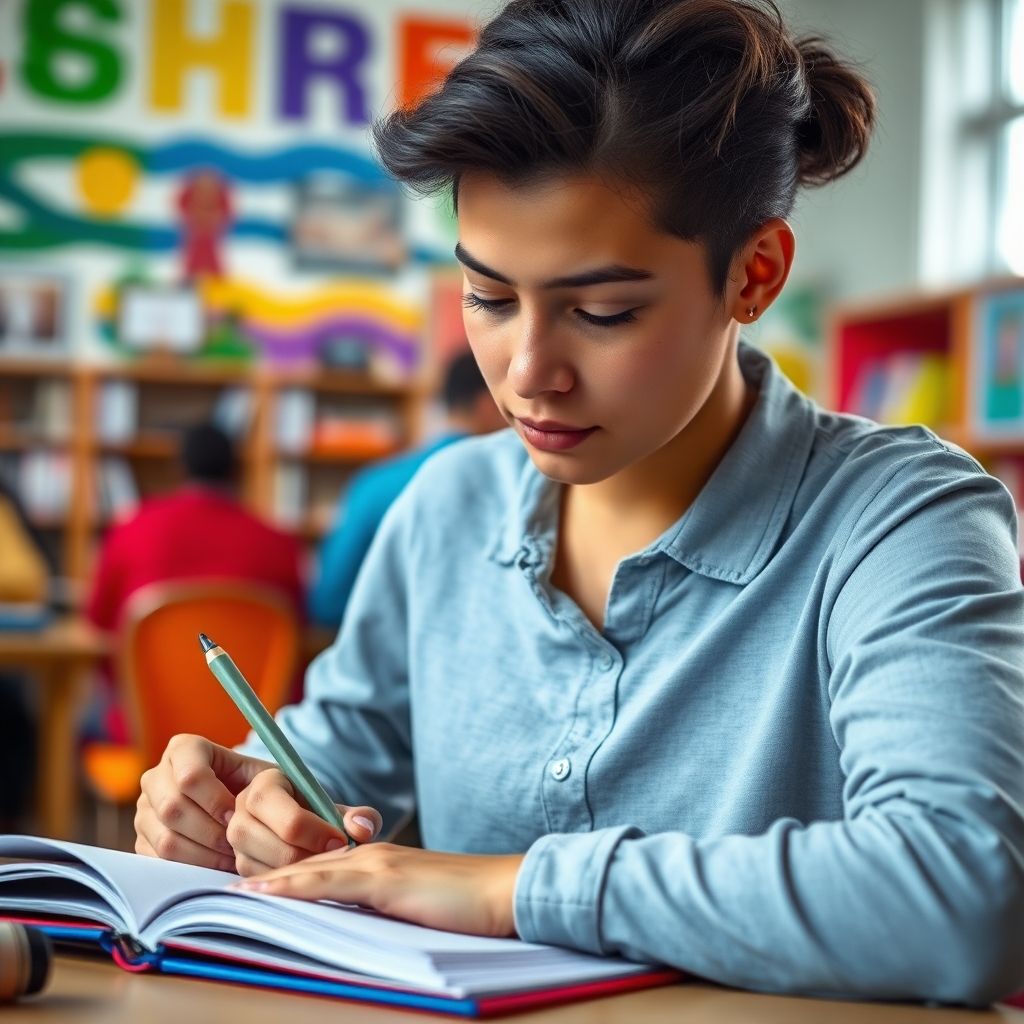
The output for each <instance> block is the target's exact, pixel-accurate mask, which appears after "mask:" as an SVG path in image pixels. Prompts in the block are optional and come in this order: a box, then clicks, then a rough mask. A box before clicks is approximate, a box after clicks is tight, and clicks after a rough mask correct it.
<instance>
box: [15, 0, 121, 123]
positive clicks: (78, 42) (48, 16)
mask: <svg viewBox="0 0 1024 1024" xmlns="http://www.w3.org/2000/svg"><path fill="white" fill-rule="evenodd" d="M69 7H75V8H82V7H88V8H90V9H91V13H92V14H93V15H94V16H95V17H96V18H98V19H100V20H102V21H106V22H108V23H110V24H117V23H118V22H120V21H121V9H120V8H119V7H118V5H117V3H116V2H115V0H27V3H26V4H25V8H24V25H23V29H24V40H23V42H24V56H23V58H22V62H21V75H22V78H23V79H24V82H25V85H26V86H28V88H29V89H31V90H32V91H33V92H35V93H37V94H38V95H40V96H45V97H46V98H47V99H51V100H60V101H62V102H65V103H97V102H98V101H100V100H105V99H107V98H108V97H110V96H112V95H113V94H114V93H115V92H116V91H117V88H118V86H119V85H120V84H121V78H122V67H123V62H122V60H121V55H120V54H119V53H118V51H117V50H116V49H115V48H114V47H113V46H111V45H110V43H108V42H107V41H105V40H103V39H99V38H96V37H93V36H87V35H79V34H75V33H72V32H69V31H68V30H67V29H66V28H64V27H63V26H62V25H61V18H62V15H63V14H64V11H65V10H66V9H67V8H69ZM62 53H71V54H74V55H75V56H77V57H79V58H80V59H82V60H84V63H85V65H86V67H87V68H88V69H89V73H88V74H87V75H86V76H85V78H84V79H83V80H82V81H80V82H67V81H64V80H62V79H61V78H60V77H59V76H58V74H57V72H56V63H57V58H58V57H59V55H60V54H62Z"/></svg>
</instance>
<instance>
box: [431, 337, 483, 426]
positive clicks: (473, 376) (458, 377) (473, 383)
mask: <svg viewBox="0 0 1024 1024" xmlns="http://www.w3.org/2000/svg"><path fill="white" fill-rule="evenodd" d="M486 390H487V384H486V382H485V381H484V377H483V374H482V373H481V372H480V367H479V366H478V365H477V362H476V357H475V356H474V355H473V353H472V352H468V351H467V352H460V353H459V354H458V355H457V356H454V357H453V358H452V360H451V362H449V364H448V368H447V370H446V371H445V375H444V387H443V388H442V391H441V396H442V398H443V399H444V406H445V408H446V409H447V410H448V411H449V412H456V411H458V410H460V409H468V408H469V407H470V406H472V405H473V403H474V402H475V401H476V398H477V396H478V395H480V394H482V393H483V392H485V391H486Z"/></svg>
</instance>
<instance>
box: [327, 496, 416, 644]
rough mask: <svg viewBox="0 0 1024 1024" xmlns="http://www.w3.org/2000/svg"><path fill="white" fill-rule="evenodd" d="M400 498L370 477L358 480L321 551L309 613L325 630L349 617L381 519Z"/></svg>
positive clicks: (340, 509)
mask: <svg viewBox="0 0 1024 1024" xmlns="http://www.w3.org/2000/svg"><path fill="white" fill-rule="evenodd" d="M395 497H397V494H390V493H389V494H387V495H386V496H385V495H384V494H383V493H382V491H381V489H380V488H379V487H377V488H375V487H374V486H373V483H372V481H371V480H370V479H369V478H367V477H362V478H359V477H357V478H355V479H354V480H353V481H352V484H351V486H350V487H349V490H348V493H347V494H346V495H345V498H344V501H343V502H342V503H341V507H340V508H339V509H338V514H337V516H336V517H335V523H334V525H333V526H332V527H331V530H330V532H329V533H328V534H327V537H326V538H325V539H324V543H323V545H322V547H321V549H320V555H319V565H318V567H317V570H316V578H315V580H314V583H313V586H312V588H311V589H310V593H309V611H310V616H311V617H312V619H313V621H314V622H316V623H318V624H319V625H322V626H337V625H338V624H339V623H340V622H341V620H342V618H343V617H344V615H345V609H346V607H347V606H348V602H349V598H350V597H351V594H352V588H353V587H354V586H355V582H356V577H357V576H358V575H359V570H360V568H361V566H362V564H363V561H364V559H365V558H366V553H367V551H369V548H370V544H371V543H372V542H373V538H374V534H375V533H376V532H377V527H378V526H379V525H380V522H381V519H382V518H383V516H384V514H385V513H386V512H387V509H388V506H389V505H390V503H391V501H392V500H393V498H395Z"/></svg>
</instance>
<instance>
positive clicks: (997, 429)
mask: <svg viewBox="0 0 1024 1024" xmlns="http://www.w3.org/2000/svg"><path fill="white" fill-rule="evenodd" d="M976 315H977V319H976V321H975V330H976V337H977V343H976V344H975V345H974V346H972V355H973V366H972V377H973V382H974V383H973V388H972V391H973V394H972V406H973V415H972V418H973V421H974V424H973V425H974V430H975V432H976V433H977V434H978V435H979V436H981V437H1011V436H1021V435H1024V289H1022V290H1016V291H1005V292H993V293H990V294H988V295H983V296H981V297H980V298H979V299H978V307H977V314H976Z"/></svg>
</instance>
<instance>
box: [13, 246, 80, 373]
mask: <svg viewBox="0 0 1024 1024" xmlns="http://www.w3.org/2000/svg"><path fill="white" fill-rule="evenodd" d="M67 324H68V281H67V279H66V278H65V277H63V276H62V275H59V274H54V273H51V272H48V271H45V270H32V269H30V268H28V267H23V266H13V265H12V266H0V356H29V357H32V358H49V359H59V358H62V357H63V356H65V355H67V351H68V331H67Z"/></svg>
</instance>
